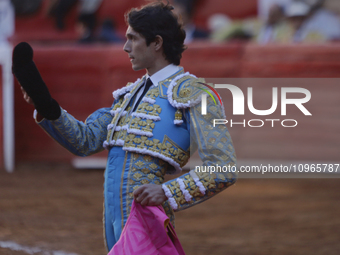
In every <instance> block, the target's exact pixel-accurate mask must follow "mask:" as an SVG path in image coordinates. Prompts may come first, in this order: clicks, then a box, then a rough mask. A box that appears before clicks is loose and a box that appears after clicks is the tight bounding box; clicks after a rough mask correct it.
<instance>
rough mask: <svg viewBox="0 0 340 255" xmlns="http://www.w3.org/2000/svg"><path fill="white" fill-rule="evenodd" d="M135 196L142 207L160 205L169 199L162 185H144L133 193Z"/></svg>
mask: <svg viewBox="0 0 340 255" xmlns="http://www.w3.org/2000/svg"><path fill="white" fill-rule="evenodd" d="M133 196H134V198H135V201H136V202H137V203H140V204H141V205H160V204H162V203H163V202H164V201H166V200H167V199H168V198H167V197H166V196H165V193H164V191H163V189H162V186H161V185H156V184H144V185H143V186H140V187H139V188H138V189H136V190H135V191H134V192H133Z"/></svg>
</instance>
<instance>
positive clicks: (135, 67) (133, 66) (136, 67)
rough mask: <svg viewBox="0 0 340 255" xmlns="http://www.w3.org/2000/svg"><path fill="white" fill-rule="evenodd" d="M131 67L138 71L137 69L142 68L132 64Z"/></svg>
mask: <svg viewBox="0 0 340 255" xmlns="http://www.w3.org/2000/svg"><path fill="white" fill-rule="evenodd" d="M132 69H133V70H134V71H139V70H142V69H143V68H142V67H140V66H135V65H132Z"/></svg>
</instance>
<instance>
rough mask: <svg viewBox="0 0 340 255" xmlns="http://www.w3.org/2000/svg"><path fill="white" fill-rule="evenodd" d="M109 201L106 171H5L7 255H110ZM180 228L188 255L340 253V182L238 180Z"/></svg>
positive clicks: (0, 194)
mask: <svg viewBox="0 0 340 255" xmlns="http://www.w3.org/2000/svg"><path fill="white" fill-rule="evenodd" d="M102 203H103V171H101V170H77V169H73V168H72V167H70V166H67V165H58V164H53V165H41V164H39V165H38V164H36V165H35V164H30V165H19V166H17V169H16V171H15V172H14V173H13V174H7V173H6V172H5V171H4V170H1V171H0V254H1V255H6V254H13V255H27V254H37V255H49V254H54V255H70V254H72V255H76V254H77V255H104V254H105V249H104V245H103V238H102ZM176 230H177V233H178V236H179V238H180V240H181V242H182V245H183V247H184V250H185V251H186V254H188V255H201V254H202V255H203V254H210V255H220V254H221V255H222V254H223V255H225V254H226V255H241V254H242V255H243V254H244V255H245V254H247V255H252V254H259V255H267V254H268V255H272V254H274V255H284V254H287V255H288V254H289V255H300V254H308V255H314V254H317V255H321V254H327V255H332V254H334V255H338V254H340V178H337V179H336V178H333V179H239V181H238V182H237V183H236V185H234V186H232V187H230V188H229V189H227V190H226V191H224V192H222V193H221V194H219V195H217V196H216V197H214V198H212V199H210V200H209V201H207V202H205V203H202V204H200V205H197V206H195V207H193V208H190V209H188V210H185V211H183V212H178V213H177V219H176ZM8 246H11V247H12V248H4V247H8ZM1 247H2V248H1ZM15 247H16V248H18V249H19V250H20V251H14V249H15ZM34 249H36V250H34Z"/></svg>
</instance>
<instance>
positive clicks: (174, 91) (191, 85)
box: [167, 72, 205, 125]
mask: <svg viewBox="0 0 340 255" xmlns="http://www.w3.org/2000/svg"><path fill="white" fill-rule="evenodd" d="M201 83H205V81H204V79H203V78H197V77H196V76H194V75H192V74H190V73H188V72H186V73H184V74H181V75H178V76H177V77H175V78H174V79H173V80H172V81H171V82H170V84H169V87H168V91H167V96H168V101H169V103H170V104H171V105H172V106H173V107H174V108H177V111H176V113H175V120H174V123H175V124H176V125H181V124H182V123H183V120H182V112H181V111H180V109H185V108H189V107H192V106H195V105H197V104H198V103H200V102H201V98H202V97H201V96H202V93H203V91H202V90H201V89H200V88H202V84H201Z"/></svg>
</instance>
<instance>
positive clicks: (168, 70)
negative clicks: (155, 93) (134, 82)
mask: <svg viewBox="0 0 340 255" xmlns="http://www.w3.org/2000/svg"><path fill="white" fill-rule="evenodd" d="M180 69H181V67H179V66H176V65H174V64H170V65H167V66H166V67H164V68H163V69H161V70H159V71H158V72H156V73H154V74H153V75H151V76H149V75H148V74H146V79H148V78H150V79H151V81H152V84H154V85H155V86H158V83H159V82H160V81H163V80H165V79H166V78H168V77H169V76H171V75H173V74H174V73H176V72H178V71H179V70H180Z"/></svg>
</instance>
